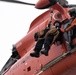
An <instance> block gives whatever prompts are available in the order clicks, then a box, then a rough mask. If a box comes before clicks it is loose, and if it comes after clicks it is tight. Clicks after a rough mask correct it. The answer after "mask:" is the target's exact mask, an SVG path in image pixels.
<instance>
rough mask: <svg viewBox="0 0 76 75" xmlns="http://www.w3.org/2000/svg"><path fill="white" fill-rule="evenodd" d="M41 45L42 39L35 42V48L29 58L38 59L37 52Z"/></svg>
mask: <svg viewBox="0 0 76 75" xmlns="http://www.w3.org/2000/svg"><path fill="white" fill-rule="evenodd" d="M43 43H44V39H43V40H39V41H37V43H36V45H35V48H34V52H33V53H30V56H32V57H39V52H40V50H41V49H42V46H43Z"/></svg>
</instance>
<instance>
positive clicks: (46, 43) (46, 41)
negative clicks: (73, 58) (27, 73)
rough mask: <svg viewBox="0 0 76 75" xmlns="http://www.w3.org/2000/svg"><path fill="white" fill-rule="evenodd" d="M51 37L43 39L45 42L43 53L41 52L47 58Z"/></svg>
mask: <svg viewBox="0 0 76 75" xmlns="http://www.w3.org/2000/svg"><path fill="white" fill-rule="evenodd" d="M53 38H54V37H53V36H48V37H46V38H45V41H44V49H45V50H43V51H41V53H42V54H44V55H46V56H48V51H49V49H50V46H51V44H52V41H53Z"/></svg>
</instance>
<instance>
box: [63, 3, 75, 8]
mask: <svg viewBox="0 0 76 75" xmlns="http://www.w3.org/2000/svg"><path fill="white" fill-rule="evenodd" d="M63 7H64V8H71V7H76V5H73V4H70V5H63Z"/></svg>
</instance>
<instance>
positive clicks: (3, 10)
mask: <svg viewBox="0 0 76 75" xmlns="http://www.w3.org/2000/svg"><path fill="white" fill-rule="evenodd" d="M37 1H38V0H25V2H31V3H36V2H37ZM68 1H69V2H70V3H71V1H72V2H74V3H76V1H75V0H68ZM44 11H46V10H38V9H36V8H34V6H27V5H21V4H14V3H7V2H0V70H1V69H2V67H3V66H4V64H5V63H6V61H7V60H8V59H9V57H10V56H11V49H12V45H13V44H15V43H17V42H18V41H19V40H20V39H22V38H23V37H24V36H25V35H26V34H27V31H28V29H29V26H30V23H31V22H32V21H33V20H34V19H35V18H36V17H37V16H38V15H40V14H41V13H42V12H44Z"/></svg>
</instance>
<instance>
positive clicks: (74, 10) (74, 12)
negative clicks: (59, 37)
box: [69, 7, 76, 17]
mask: <svg viewBox="0 0 76 75" xmlns="http://www.w3.org/2000/svg"><path fill="white" fill-rule="evenodd" d="M69 15H70V16H71V17H72V16H75V17H76V8H75V7H73V8H71V9H70V10H69Z"/></svg>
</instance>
